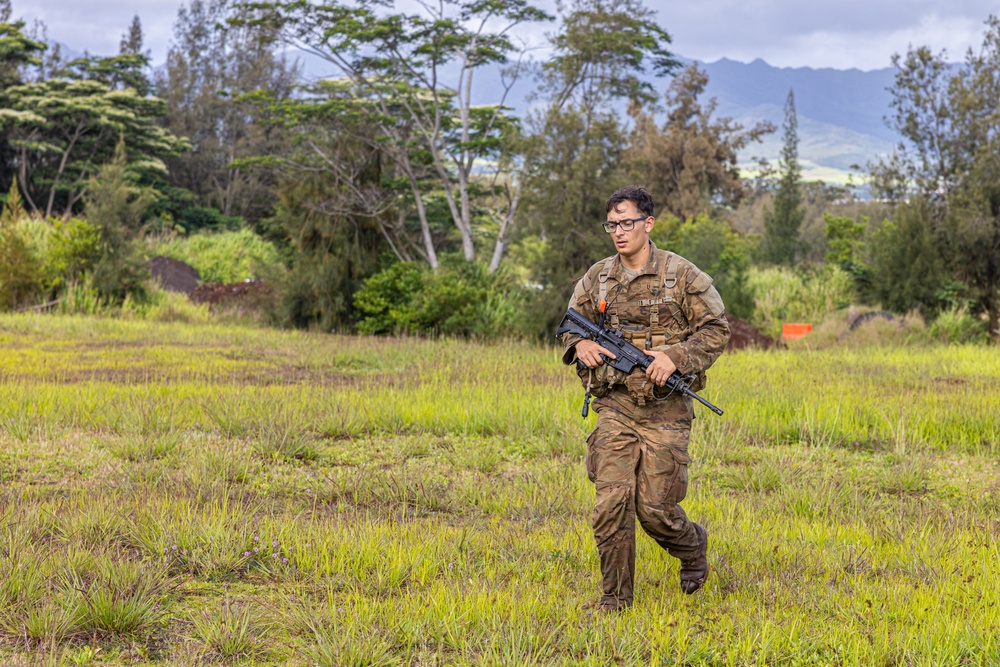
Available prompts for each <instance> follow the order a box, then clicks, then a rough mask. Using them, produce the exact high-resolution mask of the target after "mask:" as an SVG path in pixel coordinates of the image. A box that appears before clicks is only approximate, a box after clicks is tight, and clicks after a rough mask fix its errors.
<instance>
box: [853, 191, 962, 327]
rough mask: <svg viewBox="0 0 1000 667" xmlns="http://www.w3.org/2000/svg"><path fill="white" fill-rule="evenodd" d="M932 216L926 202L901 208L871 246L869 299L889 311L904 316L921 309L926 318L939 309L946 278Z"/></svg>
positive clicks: (873, 237) (876, 232)
mask: <svg viewBox="0 0 1000 667" xmlns="http://www.w3.org/2000/svg"><path fill="white" fill-rule="evenodd" d="M933 216H934V214H933V212H932V210H931V208H930V207H929V206H928V205H927V202H925V201H923V200H917V201H915V202H913V203H910V204H904V205H901V206H900V207H899V208H897V209H896V211H895V215H894V219H892V220H886V221H884V222H883V223H882V224H881V226H879V227H878V229H876V230H875V231H874V232H873V234H872V239H871V242H870V243H869V244H868V256H867V258H866V260H867V262H866V263H867V264H868V265H869V266H870V267H871V269H870V272H869V275H870V283H869V285H868V286H867V289H868V290H870V295H869V297H870V298H871V299H872V300H874V301H876V302H879V303H881V304H882V307H883V308H885V309H886V310H891V311H893V312H895V313H905V312H907V311H909V310H912V309H914V308H919V309H920V311H921V312H922V313H923V315H924V316H925V317H927V318H931V317H933V316H934V315H935V314H936V313H937V311H938V309H939V306H940V299H939V296H938V292H939V290H940V289H941V287H942V285H943V284H944V282H945V281H944V276H945V275H946V271H945V267H944V264H943V262H942V260H941V252H940V248H939V245H938V242H937V239H936V235H935V233H934V229H933Z"/></svg>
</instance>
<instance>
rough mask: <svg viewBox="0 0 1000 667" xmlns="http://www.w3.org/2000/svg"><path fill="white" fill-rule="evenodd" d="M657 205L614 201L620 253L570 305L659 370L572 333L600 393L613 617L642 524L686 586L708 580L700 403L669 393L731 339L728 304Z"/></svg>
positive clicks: (602, 535) (644, 196)
mask: <svg viewBox="0 0 1000 667" xmlns="http://www.w3.org/2000/svg"><path fill="white" fill-rule="evenodd" d="M654 222H655V220H654V218H653V198H652V196H651V195H650V194H649V193H648V192H647V191H646V190H645V189H643V188H640V187H634V186H632V187H626V188H622V189H621V190H618V191H617V192H615V193H614V194H613V195H611V198H610V199H608V203H607V221H606V222H604V225H603V226H604V230H605V231H606V232H607V233H608V234H609V235H610V237H611V239H612V241H613V242H614V244H615V249H616V250H617V251H618V252H617V254H615V255H612V256H611V257H609V258H607V259H604V260H602V261H600V262H598V263H597V264H594V265H593V266H592V267H590V269H589V270H588V271H587V273H586V274H585V275H584V277H583V278H582V279H581V280H580V281H579V282H577V284H576V289H575V290H574V292H573V297H572V298H571V299H570V303H569V306H570V307H571V308H574V309H575V310H577V311H578V312H579V313H581V314H582V315H584V316H586V317H587V318H589V319H590V320H591V321H593V322H595V323H596V322H600V323H603V324H604V325H605V326H610V327H612V328H615V329H619V330H621V331H622V332H623V333H624V334H625V336H626V337H627V338H628V339H629V340H630V341H631V342H632V343H633V344H634V345H635V346H636V347H639V348H640V349H644V350H645V351H646V354H648V355H649V356H651V357H653V361H652V363H651V364H650V365H649V367H648V368H647V369H646V370H645V371H642V370H641V369H638V368H637V369H636V370H635V371H633V372H632V373H631V374H630V375H626V374H625V373H622V372H621V371H618V370H616V369H614V368H613V367H611V366H610V365H609V364H605V363H604V362H603V359H602V358H601V355H607V356H608V357H611V358H613V357H614V355H613V354H612V353H611V352H609V351H608V350H606V349H605V348H603V347H601V346H600V345H598V344H597V343H595V342H594V341H592V340H588V339H582V338H580V337H578V336H574V335H572V334H566V335H565V336H564V338H563V343H564V344H565V345H566V351H565V353H564V354H563V361H564V362H565V363H566V364H573V363H575V362H576V361H577V360H579V361H580V362H582V364H583V365H584V366H585V367H586V368H581V369H580V371H579V372H580V375H581V378H582V379H583V382H584V384H585V385H586V386H587V387H588V389H589V390H590V392H591V394H592V395H593V396H594V397H595V399H596V400H595V401H594V404H593V407H594V410H596V411H597V412H598V417H597V426H596V428H595V429H594V431H593V433H591V434H590V437H589V438H588V439H587V457H586V466H587V475H588V477H589V478H590V481H591V482H593V483H594V484H595V485H596V490H597V499H596V503H595V505H594V513H593V516H592V519H591V523H592V526H593V530H594V538H595V539H596V541H597V551H598V554H599V555H600V559H601V576H602V579H603V595H602V597H601V601H600V607H599V608H600V609H601V610H602V611H617V610H621V609H624V608H626V607H628V606H630V605H631V604H632V600H633V581H634V573H635V519H636V517H638V519H639V524H640V525H641V526H642V528H643V530H644V531H645V532H646V533H647V534H648V535H649V536H650V537H652V538H653V539H654V540H656V542H657V544H659V545H660V546H661V547H663V548H664V549H666V550H667V552H669V553H670V555H672V556H674V557H676V558H678V559H680V561H681V566H680V581H681V589H682V590H683V591H684V592H685V593H694V592H695V591H697V590H698V589H699V588H701V586H702V585H703V584H704V583H705V579H706V578H707V576H708V569H709V568H708V559H707V555H706V554H707V549H708V534H707V532H706V531H705V529H704V528H703V527H702V526H700V525H698V524H697V523H694V522H693V521H691V520H690V519H688V517H687V515H686V514H685V513H684V510H683V509H681V507H680V504H679V503H680V502H681V501H682V500H683V499H684V496H685V494H686V493H687V466H688V464H689V463H690V462H691V458H690V457H689V456H688V451H687V448H688V441H689V439H690V434H691V421H692V419H693V418H694V408H693V406H692V401H691V399H690V398H687V397H685V396H681V395H668V396H666V397H665V398H664V397H662V396H661V395H660V392H659V391H658V388H659V387H662V386H663V384H664V382H665V381H666V379H667V378H668V377H670V375H671V374H672V373H673V372H674V370H677V371H680V373H682V374H684V375H689V374H695V375H697V377H698V380H697V381H696V382H695V384H694V386H693V387H692V389H694V390H696V391H697V390H698V389H701V388H702V387H703V386H704V382H705V380H704V378H705V375H704V374H705V371H706V369H708V367H709V366H711V365H712V363H713V362H714V361H715V360H716V359H717V358H718V357H719V355H720V354H722V351H723V350H724V349H725V347H726V343H727V342H728V341H729V325H728V324H727V323H726V319H725V317H724V310H725V307H724V305H723V303H722V299H721V298H720V297H719V293H718V292H717V291H716V289H715V288H714V287H713V286H712V278H711V277H709V276H708V275H707V274H706V273H704V272H702V271H700V270H699V269H698V268H697V267H696V266H694V265H693V264H691V263H690V262H688V261H687V260H685V259H684V258H682V257H680V256H679V255H676V254H674V253H671V252H667V251H664V250H659V249H657V248H656V246H655V245H654V244H653V243H652V241H650V239H649V232H650V231H651V230H652V229H653V224H654Z"/></svg>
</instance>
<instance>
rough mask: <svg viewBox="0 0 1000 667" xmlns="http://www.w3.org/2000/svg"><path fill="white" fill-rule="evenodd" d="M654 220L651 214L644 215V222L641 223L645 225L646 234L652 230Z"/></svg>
mask: <svg viewBox="0 0 1000 667" xmlns="http://www.w3.org/2000/svg"><path fill="white" fill-rule="evenodd" d="M655 222H656V220H655V219H654V218H653V216H651V215H650V216H646V222H644V223H642V224H643V225H645V229H646V233H647V234H648V233H649V232H651V231H653V224H654V223H655Z"/></svg>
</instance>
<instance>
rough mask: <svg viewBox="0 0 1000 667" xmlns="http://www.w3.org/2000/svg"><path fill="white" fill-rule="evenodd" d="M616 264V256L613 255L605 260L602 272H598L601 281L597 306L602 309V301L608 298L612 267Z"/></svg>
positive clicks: (598, 278)
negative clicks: (609, 277)
mask: <svg viewBox="0 0 1000 667" xmlns="http://www.w3.org/2000/svg"><path fill="white" fill-rule="evenodd" d="M614 265H615V256H614V255H612V256H611V257H608V258H607V259H606V260H604V266H602V267H601V272H600V273H599V274H597V280H598V282H600V287H599V295H598V297H597V308H598V310H600V308H601V302H602V301H604V300H605V299H607V298H608V276H609V275H611V269H612V268H613V267H614Z"/></svg>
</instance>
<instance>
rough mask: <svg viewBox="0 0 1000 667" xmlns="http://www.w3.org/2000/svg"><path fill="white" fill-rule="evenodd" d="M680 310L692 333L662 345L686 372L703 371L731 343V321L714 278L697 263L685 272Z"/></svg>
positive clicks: (682, 370)
mask: <svg viewBox="0 0 1000 667" xmlns="http://www.w3.org/2000/svg"><path fill="white" fill-rule="evenodd" d="M685 277H686V278H687V280H686V281H685V284H684V286H683V287H684V291H683V295H682V297H681V310H682V311H683V312H684V316H685V317H686V318H687V321H688V323H689V325H690V327H691V335H690V336H688V338H687V340H685V341H684V342H682V343H678V344H677V345H671V346H669V347H665V348H663V351H664V352H666V354H667V356H668V357H670V360H671V361H673V362H674V365H675V366H677V370H678V371H680V372H681V373H682V374H683V375H689V374H691V373H702V372H704V371H705V370H707V369H708V367H709V366H711V365H712V364H713V363H715V360H716V359H718V358H719V355H721V354H722V351H723V350H725V349H726V345H727V344H728V343H729V336H730V331H729V323H728V322H727V321H726V316H725V312H726V307H725V305H724V304H723V303H722V297H721V296H719V292H718V290H716V289H715V287H714V286H713V285H712V278H711V276H709V275H708V274H707V273H705V272H703V271H700V270H698V269H697V268H695V267H694V266H691V269H690V270H689V271H688V272H687V275H686V276H685Z"/></svg>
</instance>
